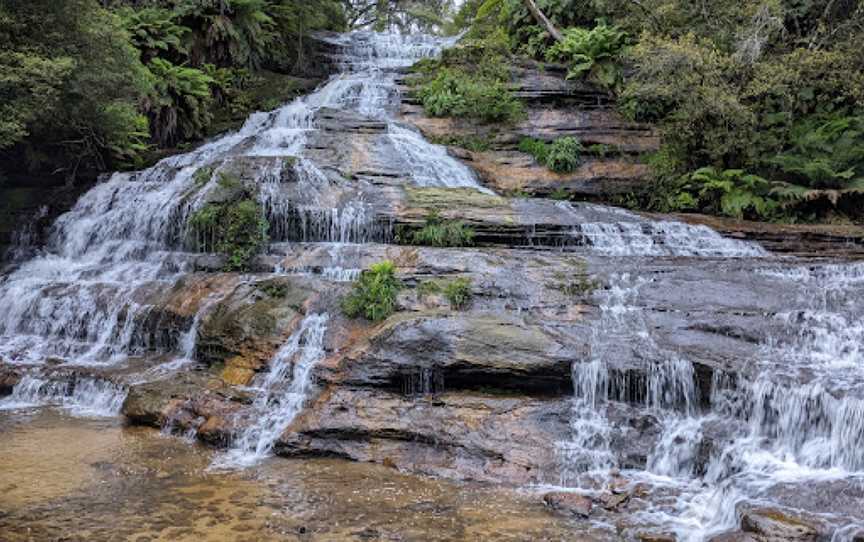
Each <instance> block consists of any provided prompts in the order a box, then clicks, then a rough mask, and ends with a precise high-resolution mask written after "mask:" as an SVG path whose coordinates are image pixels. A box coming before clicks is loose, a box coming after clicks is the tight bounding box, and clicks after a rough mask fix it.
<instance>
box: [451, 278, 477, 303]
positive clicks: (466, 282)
mask: <svg viewBox="0 0 864 542" xmlns="http://www.w3.org/2000/svg"><path fill="white" fill-rule="evenodd" d="M473 296H474V293H473V292H472V290H471V279H469V278H467V277H462V278H458V279H455V280H452V281H450V282H448V283H447V284H445V285H444V297H446V298H447V301H449V302H450V308H451V309H453V310H461V309H464V308H465V307H467V306H468V304H469V303H470V302H471V299H472V297H473Z"/></svg>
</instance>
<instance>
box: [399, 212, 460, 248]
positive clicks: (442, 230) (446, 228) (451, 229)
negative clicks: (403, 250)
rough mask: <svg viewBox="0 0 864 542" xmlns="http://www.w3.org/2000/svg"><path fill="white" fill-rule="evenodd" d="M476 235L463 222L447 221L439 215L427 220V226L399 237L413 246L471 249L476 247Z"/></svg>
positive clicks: (431, 216) (429, 217) (433, 215)
mask: <svg viewBox="0 0 864 542" xmlns="http://www.w3.org/2000/svg"><path fill="white" fill-rule="evenodd" d="M475 236H476V233H475V231H474V229H473V228H471V227H470V226H467V225H465V223H464V222H461V221H447V220H443V219H441V218H440V217H439V216H438V215H437V214H432V215H430V216H428V217H427V218H426V225H425V226H423V227H422V228H421V229H419V230H415V231H413V232H411V233H409V234H407V235H405V234H404V233H403V234H402V235H400V236H399V239H400V241H403V242H406V241H407V243H408V244H411V245H418V246H430V247H442V248H443V247H471V246H474V237H475Z"/></svg>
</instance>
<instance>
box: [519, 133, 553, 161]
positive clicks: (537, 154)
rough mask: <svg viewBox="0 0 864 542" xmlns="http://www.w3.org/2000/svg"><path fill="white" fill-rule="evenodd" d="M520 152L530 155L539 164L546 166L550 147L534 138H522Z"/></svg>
mask: <svg viewBox="0 0 864 542" xmlns="http://www.w3.org/2000/svg"><path fill="white" fill-rule="evenodd" d="M519 150H520V151H521V152H524V153H525V154H530V155H531V156H533V157H534V160H536V161H537V163H538V164H541V165H544V166H545V165H546V160H547V159H548V158H549V145H548V144H547V143H545V142H543V141H540V140H539V139H534V138H533V137H525V138H522V140H521V141H520V142H519Z"/></svg>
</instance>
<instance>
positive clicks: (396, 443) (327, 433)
mask: <svg viewBox="0 0 864 542" xmlns="http://www.w3.org/2000/svg"><path fill="white" fill-rule="evenodd" d="M567 412H568V407H567V404H566V403H564V402H562V401H555V400H548V401H543V400H535V399H528V398H525V397H520V396H514V397H508V396H495V395H488V394H477V393H445V394H440V395H435V396H427V397H419V396H414V397H408V396H400V395H397V394H393V393H390V392H387V391H383V390H376V389H355V388H349V387H331V388H330V389H328V390H327V391H325V392H324V393H323V394H322V396H321V397H320V398H319V399H318V401H317V402H316V403H315V405H313V406H312V407H311V408H310V409H308V410H307V411H305V412H304V413H303V414H301V415H300V416H299V417H298V418H297V419H296V420H295V422H294V424H293V425H292V426H291V427H289V428H288V430H287V431H286V432H285V433H284V434H283V435H282V437H281V439H280V440H279V441H278V442H277V443H276V446H275V451H276V453H277V454H279V455H283V456H337V457H345V458H350V459H354V460H357V461H370V462H376V463H384V462H385V460H387V463H388V465H391V466H396V467H398V468H399V469H400V470H405V471H413V472H420V473H426V474H434V475H437V476H443V477H446V478H455V479H468V480H482V481H496V482H506V483H512V484H527V483H541V482H545V481H547V480H548V479H550V477H552V476H555V475H557V473H556V472H555V471H556V467H555V442H557V441H560V440H562V439H563V438H565V435H566V432H567V430H568V424H567Z"/></svg>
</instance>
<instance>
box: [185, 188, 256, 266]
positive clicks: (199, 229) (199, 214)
mask: <svg viewBox="0 0 864 542" xmlns="http://www.w3.org/2000/svg"><path fill="white" fill-rule="evenodd" d="M226 179H230V181H226ZM222 182H231V183H233V182H237V183H239V181H237V180H236V179H233V178H230V177H228V176H225V175H223V176H222V177H221V178H220V183H222ZM189 228H190V231H191V233H192V235H193V241H194V244H195V248H196V249H197V250H201V251H204V252H219V253H222V254H224V255H225V256H227V262H226V264H225V269H226V270H227V271H245V270H246V269H247V268H248V265H249V262H250V261H251V259H252V258H253V257H254V256H255V255H256V254H258V253H259V252H260V251H261V250H262V249H263V248H264V247H265V246H266V244H267V242H268V239H269V238H268V234H267V232H268V230H269V224H268V223H267V220H266V219H264V212H263V209H261V205H260V204H259V203H258V202H257V201H256V200H254V199H252V198H251V197H250V195H249V194H244V197H243V198H242V199H238V200H235V201H231V202H227V203H209V204H207V205H205V206H204V207H202V208H200V209H198V210H197V211H195V212H194V213H193V214H192V216H190V218H189Z"/></svg>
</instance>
